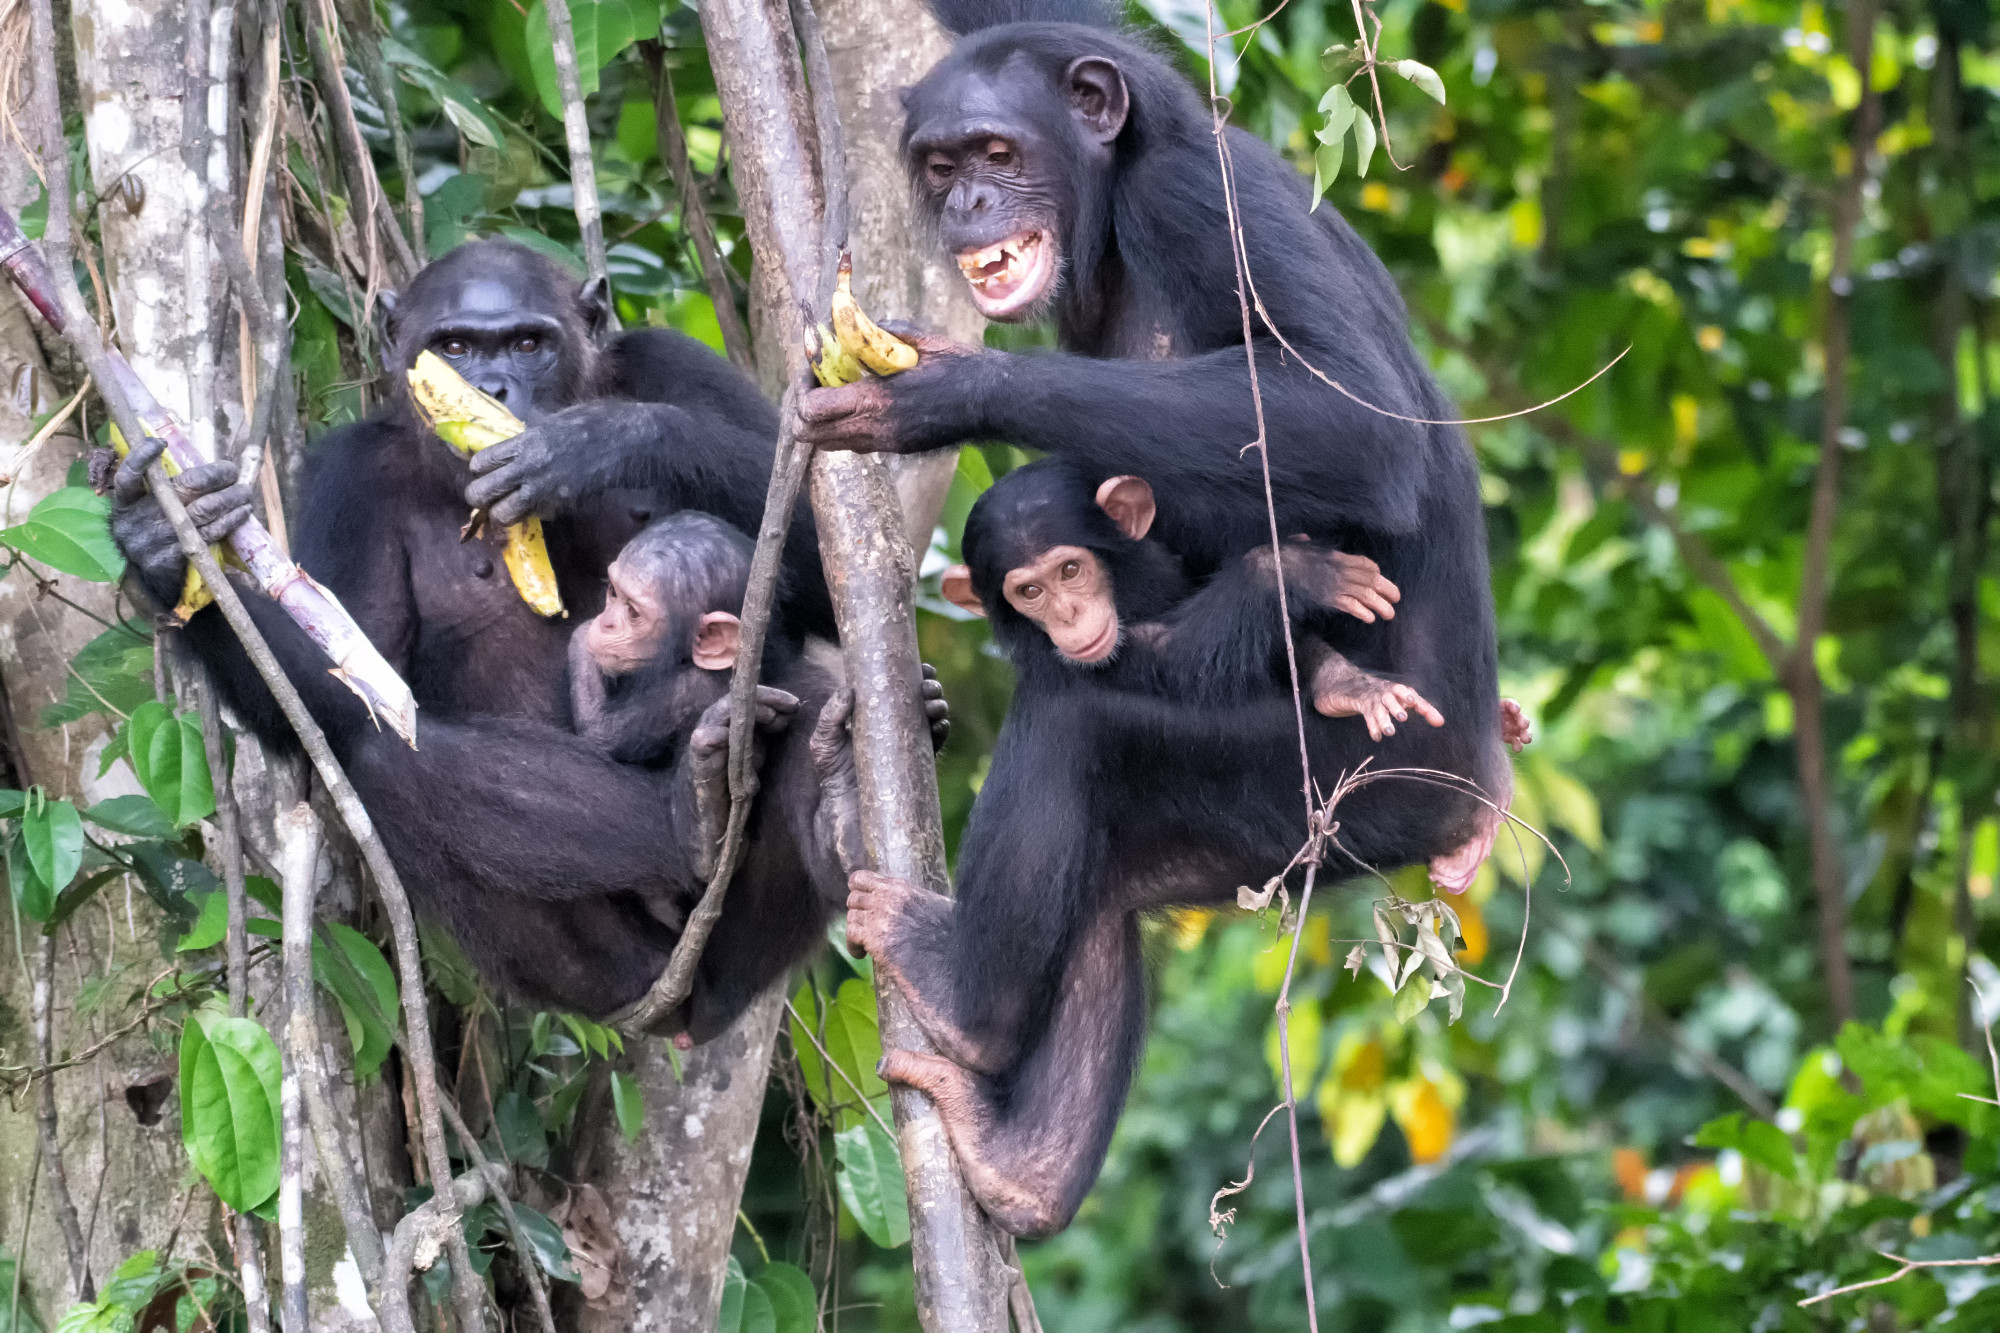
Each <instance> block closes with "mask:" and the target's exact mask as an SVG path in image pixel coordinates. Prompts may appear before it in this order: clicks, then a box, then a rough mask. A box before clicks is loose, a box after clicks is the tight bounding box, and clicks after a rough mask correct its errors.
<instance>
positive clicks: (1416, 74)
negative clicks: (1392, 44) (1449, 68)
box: [1389, 60, 1444, 106]
mask: <svg viewBox="0 0 2000 1333" xmlns="http://www.w3.org/2000/svg"><path fill="white" fill-rule="evenodd" d="M1389 68H1390V69H1393V70H1395V71H1396V72H1397V73H1398V74H1400V75H1402V76H1403V77H1404V78H1406V79H1408V80H1409V81H1410V82H1411V83H1414V84H1416V85H1417V87H1419V88H1421V89H1423V90H1424V91H1425V92H1427V93H1429V94H1430V95H1431V97H1432V98H1433V99H1434V100H1435V101H1436V102H1437V103H1438V105H1440V106H1442V105H1444V80H1443V79H1440V78H1439V77H1438V72H1437V71H1436V70H1434V69H1432V68H1431V67H1430V66H1429V65H1426V64H1423V63H1421V62H1420V61H1415V60H1398V61H1397V62H1396V63H1395V64H1393V65H1391V66H1389Z"/></svg>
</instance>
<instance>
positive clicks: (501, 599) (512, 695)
mask: <svg viewBox="0 0 2000 1333" xmlns="http://www.w3.org/2000/svg"><path fill="white" fill-rule="evenodd" d="M651 517H652V510H651V495H650V493H648V492H636V491H633V492H627V491H619V492H606V493H605V494H603V495H600V496H596V497H593V498H592V499H591V500H590V501H588V502H586V503H585V504H584V505H582V506H579V508H578V511H577V512H576V513H575V514H573V515H570V516H568V517H565V518H562V519H555V520H548V521H545V522H544V523H543V538H544V540H545V542H546V543H547V546H548V552H549V563H550V564H551V566H552V567H553V568H554V569H555V572H556V581H557V584H558V586H559V587H560V588H561V591H562V596H563V607H564V609H565V611H567V612H568V614H567V615H565V616H549V617H543V616H541V615H538V614H537V613H536V612H535V610H534V609H533V608H532V607H530V606H529V605H528V603H527V602H526V600H525V599H523V598H522V596H521V594H520V592H519V590H517V589H516V588H515V587H514V582H513V579H512V578H511V576H510V575H509V574H508V571H507V564H506V559H505V550H506V545H507V533H506V530H505V529H503V528H497V527H493V526H491V525H489V526H488V529H487V531H485V532H483V533H481V534H480V535H479V536H476V537H467V538H464V539H461V538H460V536H459V532H458V529H457V528H456V527H455V526H454V527H450V528H449V529H447V528H446V527H445V525H425V526H424V528H423V529H422V530H421V531H420V532H419V533H417V534H415V540H414V541H413V542H412V543H411V549H410V572H411V584H412V587H411V593H412V596H413V598H414V600H415V602H416V611H417V625H416V643H415V645H414V648H415V651H414V653H413V654H412V656H413V658H414V663H413V665H414V671H413V676H414V679H412V680H411V682H410V687H411V689H412V690H414V691H415V693H416V696H417V702H418V704H419V706H420V707H422V708H424V709H426V710H431V711H434V712H435V713H436V714H440V715H447V716H464V715H468V714H474V715H476V714H499V715H503V716H511V717H528V718H534V719H537V720H542V721H548V722H554V723H557V724H558V725H567V724H568V722H569V706H568V688H567V678H566V672H567V663H568V647H569V638H570V635H571V634H572V633H574V632H575V630H576V629H577V628H578V627H579V626H581V625H582V624H583V623H584V622H585V621H587V620H589V619H590V618H591V617H592V616H595V615H596V614H597V613H598V611H599V610H601V609H602V608H603V605H604V586H605V579H604V572H605V570H606V569H607V568H608V567H609V565H610V563H611V560H612V558H613V557H614V556H616V555H617V553H618V551H619V550H620V549H621V548H622V547H623V546H624V544H625V542H626V541H628V540H629V539H630V538H631V537H632V535H633V534H634V533H636V532H638V531H639V529H640V528H641V527H644V526H645V524H646V522H648V521H649V520H650V519H651Z"/></svg>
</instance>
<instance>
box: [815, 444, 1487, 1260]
mask: <svg viewBox="0 0 2000 1333" xmlns="http://www.w3.org/2000/svg"><path fill="white" fill-rule="evenodd" d="M1145 498H1146V497H1145V496H1144V494H1143V490H1141V489H1140V488H1139V487H1135V486H1133V485H1131V484H1130V483H1127V482H1124V481H1122V480H1119V481H1116V482H1114V483H1113V484H1108V485H1106V486H1104V487H1101V488H1099V489H1098V490H1097V491H1096V492H1093V489H1092V487H1091V485H1090V482H1089V480H1088V478H1087V477H1085V476H1083V475H1081V474H1079V473H1077V472H1075V471H1074V470H1073V469H1071V468H1069V467H1068V466H1067V465H1065V464H1061V463H1059V462H1055V461H1044V462H1041V463H1036V464H1031V465H1029V466H1028V467H1025V468H1021V469H1018V470H1016V471H1015V472H1012V473H1009V474H1008V475H1007V476H1006V477H1005V478H1003V479H1002V480H1001V481H999V482H997V483H995V484H994V486H993V487H992V489H991V490H989V491H988V492H987V493H986V495H984V496H982V497H981V498H980V501H979V503H978V504H976V505H974V506H973V510H972V513H971V514H970V516H968V518H967V520H966V525H965V540H964V549H965V554H966V558H967V560H968V561H969V562H970V568H969V569H968V570H967V571H966V573H965V575H964V580H963V583H961V582H960V580H958V579H956V578H954V579H953V580H952V582H953V585H954V586H953V589H952V590H953V591H954V592H955V593H957V594H958V595H959V597H960V598H961V599H962V600H963V601H964V602H965V603H967V604H970V605H976V606H979V607H982V608H984V610H985V611H986V613H987V614H989V615H990V616H991V618H992V621H993V633H994V638H995V639H996V641H997V642H998V643H999V644H1000V645H1001V647H1002V648H1004V649H1005V650H1006V652H1007V655H1008V657H1009V658H1010V659H1011V660H1012V661H1013V662H1014V664H1015V667H1016V670H1017V672H1018V674H1019V680H1018V683H1017V685H1016V688H1015V693H1014V703H1013V707H1012V709H1011V710H1010V711H1009V713H1008V715H1007V720H1006V724H1005V726H1004V727H1003V728H1002V730H1001V733H1000V738H999V742H998V744H997V745H996V747H995V750H994V756H993V765H992V770H991V774H990V775H989V777H988V778H987V781H986V784H985V785H984V787H982V789H981V790H980V794H979V800H978V801H977V802H976V803H975V804H974V806H973V809H972V818H971V822H970V823H969V825H968V827H967V829H966V834H965V841H964V843H963V845H962V847H961V850H960V854H959V874H958V899H957V901H956V903H954V902H952V901H951V900H950V899H947V898H944V897H942V896H939V895H935V894H931V893H927V892H924V891H923V890H920V889H918V888H916V887H915V886H913V885H910V884H908V883H905V882H903V881H901V880H896V879H891V878H888V877H885V876H879V875H872V874H864V875H858V876H856V877H855V879H854V881H853V883H852V892H851V893H850V896H849V898H848V927H847V930H848V940H849V942H850V943H851V944H853V945H854V946H855V947H857V948H861V949H865V950H866V951H867V952H869V953H870V954H872V955H874V957H875V959H876V966H877V967H878V968H880V969H882V970H883V975H885V976H887V977H889V978H891V979H892V980H893V981H894V982H895V983H896V984H897V985H898V986H899V988H900V989H902V991H903V992H904V993H905V994H906V995H907V996H908V997H909V999H910V1002H911V1006H912V1009H913V1011H914V1012H915V1014H916V1016H917V1018H918V1021H919V1022H920V1023H922V1024H923V1026H924V1027H925V1029H926V1031H927V1032H928V1034H929V1035H930V1036H931V1038H932V1040H933V1041H934V1042H935V1043H936V1044H937V1046H938V1049H939V1050H940V1051H941V1052H943V1055H942V1057H940V1056H919V1055H912V1054H909V1053H907V1052H892V1053H890V1054H889V1055H888V1057H887V1058H886V1059H885V1060H884V1063H883V1074H884V1076H885V1077H887V1078H890V1079H891V1080H892V1081H895V1082H900V1083H905V1084H909V1085H911V1086H914V1087H918V1088H921V1089H923V1090H924V1091H925V1092H927V1093H930V1094H931V1095H932V1096H933V1097H935V1098H936V1099H937V1102H938V1105H939V1110H940V1114H941V1115H942V1116H943V1118H944V1123H945V1127H946V1129H947V1131H948V1132H949V1133H950V1134H951V1136H952V1142H953V1145H954V1148H955V1149H956V1151H957V1153H958V1155H959V1158H960V1160H961V1162H962V1163H963V1165H964V1166H965V1169H966V1175H967V1179H968V1181H969V1182H970V1183H971V1185H972V1187H973V1189H974V1191H975V1192H976V1193H977V1194H978V1196H979V1198H980V1201H981V1203H982V1204H983V1205H985V1207H986V1208H987V1210H988V1211H989V1212H990V1213H992V1214H993V1215H994V1217H995V1218H996V1219H997V1220H998V1221H999V1222H1000V1224H1001V1225H1002V1226H1004V1227H1006V1228H1007V1229H1009V1230H1010V1231H1014V1232H1015V1233H1016V1234H1021V1235H1040V1234H1045V1233H1047V1232H1049V1231H1053V1230H1055V1229H1057V1228H1059V1227H1061V1226H1063V1225H1064V1224H1066V1223H1067V1222H1068V1220H1069V1218H1070V1217H1071V1216H1072V1215H1073V1214H1074V1212H1075V1210H1076V1207H1077V1205H1078V1204H1079V1203H1080V1202H1081V1201H1082V1199H1083V1196H1084V1194H1085V1193H1086V1192H1087V1191H1088V1190H1089V1188H1090V1184H1091V1182H1092V1181H1093V1180H1094V1179H1095V1178H1096V1174H1097V1170H1098V1168H1099V1166H1100V1165H1101V1163H1102V1161H1103V1156H1104V1151H1105V1148H1106V1147H1107V1145H1108V1144H1109V1142H1110V1137H1111V1131H1112V1128H1113V1126H1114V1125H1115V1123H1116V1121H1117V1115H1118V1109H1119V1107H1120V1105H1121V1104H1122V1102H1123V1099H1124V1095H1125V1089H1126V1086H1127V1084H1128V1082H1129V1080H1130V1076H1131V1070H1132V1067H1133V1063H1134V1062H1135V1060H1136V1058H1137V1054H1138V1050H1139V1044H1140V1040H1141V1037H1142V1033H1143V1026H1144V1012H1145V1004H1144V984H1143V977H1142V974H1141V968H1140V957H1139V943H1138V942H1139V934H1138V916H1139V914H1140V913H1141V912H1143V911H1146V910H1149V909H1154V908H1161V907H1167V906H1176V905H1183V904H1198V903H1215V902H1224V901H1228V900H1229V899H1230V898H1231V896H1232V894H1233V888H1234V886H1235V885H1238V884H1241V883H1244V882H1246V881H1248V882H1252V883H1254V882H1256V881H1258V880H1261V879H1263V878H1265V877H1266V876H1267V875H1269V874H1270V873H1271V871H1272V869H1274V868H1275V867H1278V866H1283V865H1284V864H1285V863H1286V862H1287V861H1288V860H1289V859H1290V858H1291V856H1292V854H1293V853H1294V852H1295V851H1296V850H1297V848H1298V845H1299V843H1300V842H1301V841H1302V840H1303V838H1302V834H1301V832H1300V825H1299V823H1298V822H1296V821H1298V819H1299V815H1298V813H1297V812H1298V811H1299V810H1300V803H1301V798H1300V796H1299V790H1298V782H1299V770H1298V768H1297V767H1296V765H1295V762H1294V761H1293V759H1292V756H1294V755H1296V753H1297V745H1298V735H1299V732H1298V725H1299V724H1298V719H1297V716H1296V714H1295V712H1294V707H1293V705H1292V702H1291V699H1290V693H1289V691H1288V690H1286V689H1284V688H1283V687H1282V684H1281V682H1282V681H1283V670H1284V668H1283V664H1282V654H1281V650H1280V648H1279V646H1278V636H1279V624H1280V622H1279V619H1278V615H1277V609H1276V605H1275V603H1276V597H1275V591H1274V589H1273V588H1272V587H1271V583H1272V580H1271V579H1270V575H1269V572H1268V571H1269V564H1268V560H1269V557H1268V556H1264V557H1263V558H1262V559H1261V560H1260V559H1253V558H1247V557H1246V558H1244V559H1240V560H1238V561H1236V562H1234V563H1233V564H1231V565H1227V566H1225V567H1224V568H1223V569H1222V570H1221V571H1220V572H1218V573H1217V574H1216V575H1215V576H1214V578H1212V579H1211V580H1210V582H1209V583H1208V585H1207V586H1205V587H1204V588H1203V589H1201V590H1200V591H1198V592H1195V593H1193V594H1191V595H1190V594H1189V593H1188V592H1187V587H1188V585H1187V583H1186V581H1185V580H1184V579H1183V578H1182V577H1181V576H1180V575H1179V572H1178V570H1177V569H1176V568H1175V566H1174V562H1173V560H1172V557H1171V556H1169V555H1167V554H1166V553H1165V552H1164V551H1163V550H1161V549H1159V548H1158V546H1157V543H1154V542H1151V541H1148V540H1141V539H1139V538H1138V537H1136V536H1134V533H1135V532H1137V531H1142V530H1143V527H1144V524H1143V522H1141V521H1139V520H1142V519H1143V518H1144V517H1145V513H1144V510H1145V503H1144V501H1145ZM1121 526H1122V530H1121ZM1149 548H1150V549H1149ZM1051 552H1053V553H1056V555H1057V557H1058V558H1059V559H1060V560H1061V561H1062V564H1061V566H1060V567H1058V568H1057V570H1056V571H1055V573H1056V577H1057V578H1058V579H1061V578H1063V577H1064V576H1065V575H1067V576H1068V577H1069V578H1070V580H1071V581H1072V584H1073V591H1072V594H1071V597H1070V601H1071V603H1072V606H1073V607H1074V608H1078V609H1081V610H1082V611H1083V614H1082V615H1079V616H1072V617H1068V618H1066V619H1064V620H1061V621H1058V620H1057V618H1056V617H1055V616H1053V615H1050V614H1048V612H1050V611H1051V610H1052V609H1053V608H1051V607H1049V606H1048V605H1047V603H1048V602H1049V601H1050V599H1051V597H1052V594H1051V592H1050V591H1049V589H1048V588H1046V587H1038V586H1037V584H1036V580H1038V579H1039V580H1046V579H1047V578H1048V575H1047V573H1045V572H1044V571H1045V570H1046V568H1047V566H1048V564H1049V556H1050V553H1051ZM1284 555H1285V560H1284V565H1285V569H1286V573H1287V584H1288V587H1297V586H1299V584H1300V583H1301V582H1306V581H1309V580H1306V579H1302V578H1301V577H1299V576H1300V575H1302V574H1307V573H1310V572H1312V571H1314V570H1315V568H1316V567H1318V566H1322V565H1324V564H1325V563H1326V561H1325V555H1324V553H1323V552H1315V551H1311V550H1307V551H1303V552H1302V551H1300V550H1297V549H1294V548H1292V547H1291V546H1290V545H1289V544H1288V547H1287V549H1286V550H1285V552H1284ZM1071 565H1074V566H1075V567H1076V568H1075V569H1074V570H1073V571H1072V570H1070V569H1069V568H1068V567H1069V566H1071ZM1260 566H1261V568H1260ZM1333 567H1334V569H1335V570H1336V571H1341V570H1342V566H1340V565H1338V564H1336V565H1334V566H1333ZM1305 613H1306V612H1305V611H1304V609H1301V610H1300V611H1299V612H1298V613H1297V614H1305ZM1121 627H1123V628H1122V631H1121ZM1121 633H1122V636H1123V637H1125V638H1126V639H1127V640H1128V641H1130V642H1131V644H1132V647H1133V649H1134V651H1133V652H1131V653H1130V654H1129V655H1128V654H1127V653H1126V652H1125V651H1124V650H1122V649H1117V644H1118V641H1119V639H1120V638H1121ZM1107 645H1108V646H1107ZM1113 649H1117V651H1115V652H1114V651H1112V650H1113ZM1327 651H1330V650H1327ZM1177 655H1180V656H1181V660H1178V661H1177V660H1174V659H1175V658H1176V656H1177ZM1093 662H1094V663H1095V664H1094V665H1093ZM1349 670H1350V672H1351V674H1352V676H1353V678H1354V680H1355V681H1356V684H1355V685H1354V687H1353V688H1354V690H1355V692H1356V693H1357V694H1359V695H1361V696H1363V700H1364V701H1363V702H1359V703H1357V706H1356V707H1355V708H1353V709H1350V710H1349V711H1350V712H1352V713H1355V714H1357V715H1358V716H1352V717H1342V718H1338V719H1335V718H1327V717H1322V716H1319V715H1318V714H1313V713H1309V714H1307V715H1306V718H1305V734H1306V738H1307V745H1308V749H1309V751H1310V755H1311V759H1312V766H1313V770H1314V772H1315V773H1316V774H1320V775H1323V777H1322V779H1321V780H1322V781H1326V782H1330V781H1331V780H1332V779H1333V778H1334V777H1335V776H1337V775H1339V774H1341V773H1343V772H1347V773H1351V772H1353V771H1355V770H1356V769H1357V768H1358V767H1359V766H1360V765H1361V764H1362V763H1363V762H1365V761H1369V760H1371V759H1372V760H1373V761H1374V762H1375V763H1376V764H1377V765H1388V766H1394V767H1409V768H1423V769H1433V770H1443V771H1445V772H1449V773H1467V774H1471V775H1473V776H1474V777H1475V779H1476V780H1478V781H1479V782H1480V783H1482V784H1483V785H1484V786H1485V787H1486V789H1487V790H1488V791H1490V792H1493V793H1494V794H1495V795H1494V799H1495V800H1496V801H1504V800H1505V792H1506V790H1507V788H1508V785H1509V779H1508V777H1507V773H1506V759H1505V755H1504V752H1503V750H1502V741H1503V740H1508V741H1512V740H1524V739H1525V736H1518V735H1514V734H1511V733H1510V734H1508V735H1505V736H1501V735H1496V734H1495V733H1494V732H1492V731H1488V732H1486V733H1485V734H1484V735H1472V734H1470V733H1468V732H1467V731H1466V729H1465V728H1463V727H1461V726H1460V725H1459V724H1458V723H1457V721H1456V719H1451V720H1450V722H1449V724H1448V725H1445V722H1446V720H1445V719H1443V718H1440V717H1438V716H1437V715H1436V713H1435V710H1428V711H1424V710H1423V708H1422V700H1421V698H1420V696H1416V695H1414V694H1398V693H1395V692H1393V691H1392V690H1391V688H1390V684H1389V683H1388V682H1384V681H1382V680H1380V679H1379V678H1378V677H1375V676H1372V675H1370V674H1368V673H1365V672H1362V671H1360V670H1359V669H1358V668H1349ZM1189 697H1193V698H1197V699H1202V700H1205V701H1206V702H1203V703H1201V704H1199V705H1198V706H1193V707H1190V706H1188V704H1187V702H1186V700H1187V699H1188V698H1189ZM1411 700H1413V701H1414V702H1409V703H1407V706H1408V707H1409V708H1412V709H1416V710H1418V711H1424V720H1426V721H1428V722H1430V723H1431V724H1432V725H1430V726H1418V727H1411V728H1407V729H1406V730H1404V731H1402V732H1400V733H1398V732H1396V730H1395V727H1394V725H1393V720H1394V719H1395V718H1396V717H1397V716H1398V715H1399V714H1400V713H1401V712H1402V711H1403V709H1404V708H1405V706H1406V701H1411ZM1374 732H1379V733H1380V734H1379V735H1373V734H1371V733H1374ZM1425 790H1427V786H1425V785H1420V784H1417V783H1399V784H1394V785H1393V787H1392V786H1391V785H1390V784H1379V785H1372V786H1362V787H1360V788H1358V789H1356V790H1355V791H1353V792H1352V793H1351V794H1349V795H1348V796H1346V797H1345V798H1344V799H1343V801H1342V802H1341V805H1340V807H1339V811H1338V815H1339V819H1340V826H1339V833H1338V843H1337V847H1336V849H1335V855H1336V856H1342V855H1344V856H1345V857H1346V858H1349V860H1348V861H1346V862H1344V863H1342V865H1341V867H1340V868H1342V869H1345V870H1352V869H1358V868H1362V867H1366V866H1381V867H1389V866H1396V865H1402V864H1407V863H1409V862H1412V861H1423V860H1426V859H1429V860H1431V861H1432V864H1433V873H1434V874H1436V875H1437V876H1438V878H1440V879H1441V880H1442V879H1445V878H1446V877H1447V875H1449V874H1452V873H1457V874H1459V875H1461V876H1462V878H1463V879H1464V880H1469V878H1470V874H1471V872H1472V871H1473V870H1476V869H1477V866H1478V863H1479V861H1480V860H1482V859H1483V858H1484V855H1485V852H1486V849H1487V847H1488V846H1489V845H1490V841H1491V837H1492V830H1493V812H1492V811H1491V809H1490V808H1489V807H1486V806H1483V805H1481V806H1477V807H1475V808H1474V809H1473V810H1470V811H1467V812H1466V813H1465V814H1464V815H1463V816H1462V817H1460V818H1458V819H1457V820H1455V821H1454V822H1451V823H1444V822H1441V821H1440V819H1439V817H1438V810H1437V803H1435V802H1425V801H1420V800H1413V799H1411V797H1412V794H1420V793H1422V792H1424V791H1425ZM1459 886H1460V887H1463V884H1462V883H1460V885H1459Z"/></svg>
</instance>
